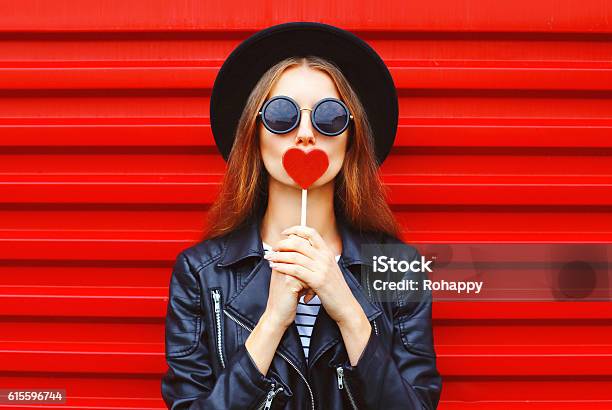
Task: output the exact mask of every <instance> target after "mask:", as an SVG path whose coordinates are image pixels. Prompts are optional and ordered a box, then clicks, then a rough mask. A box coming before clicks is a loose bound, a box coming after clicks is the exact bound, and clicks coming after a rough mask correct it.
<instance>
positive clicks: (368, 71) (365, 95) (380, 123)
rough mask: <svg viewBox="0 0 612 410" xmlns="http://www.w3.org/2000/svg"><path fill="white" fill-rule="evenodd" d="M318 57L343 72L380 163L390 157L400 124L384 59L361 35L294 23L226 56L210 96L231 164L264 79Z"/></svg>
mask: <svg viewBox="0 0 612 410" xmlns="http://www.w3.org/2000/svg"><path fill="white" fill-rule="evenodd" d="M307 55H314V56H318V57H322V58H325V59H327V60H329V61H331V62H333V63H334V64H336V65H337V66H338V68H340V70H341V71H342V73H343V74H344V76H345V77H346V78H347V80H348V81H349V83H350V84H351V86H352V87H353V89H354V90H355V92H356V93H357V95H358V97H359V99H360V101H361V104H362V105H363V107H364V108H365V111H366V113H367V116H368V121H369V122H370V126H371V128H372V133H373V137H374V141H373V142H374V144H373V145H374V148H375V153H376V158H377V160H378V163H379V164H381V163H382V162H383V161H384V159H385V158H386V157H387V155H388V154H389V151H390V150H391V147H392V146H393V141H394V140H395V134H396V131H397V121H398V115H399V112H398V101H397V92H396V90H395V84H394V83H393V79H392V78H391V73H389V70H388V68H387V66H386V65H385V63H384V62H383V61H382V59H381V58H380V56H379V55H378V54H377V53H376V51H374V49H373V48H372V47H370V46H369V45H368V44H367V43H366V42H365V41H363V40H361V39H360V38H359V37H357V36H356V35H354V34H352V33H350V32H348V31H346V30H343V29H341V28H338V27H334V26H331V25H328V24H323V23H315V22H291V23H284V24H279V25H275V26H271V27H268V28H266V29H264V30H261V31H258V32H257V33H255V34H253V35H252V36H250V37H249V38H247V39H246V40H244V41H243V42H242V43H241V44H240V45H238V47H236V49H234V51H232V53H231V54H230V55H229V56H228V57H227V59H226V60H225V62H224V63H223V65H222V66H221V69H220V70H219V72H218V74H217V78H216V79H215V83H214V85H213V89H212V94H211V97H210V125H211V129H212V133H213V136H214V138H215V142H216V144H217V148H219V151H220V152H221V155H223V158H224V159H225V160H227V158H228V156H229V153H230V151H231V149H232V144H233V143H234V137H235V132H236V127H237V125H238V121H239V119H240V116H241V114H242V110H243V109H244V106H245V105H246V101H247V99H248V97H249V95H250V93H251V91H252V90H253V88H254V87H255V85H256V84H257V82H258V81H259V79H260V78H261V77H262V75H263V74H264V73H265V72H266V71H267V70H268V69H269V68H270V67H272V66H273V65H275V64H276V63H278V62H279V61H281V60H284V59H285V58H288V57H293V56H307Z"/></svg>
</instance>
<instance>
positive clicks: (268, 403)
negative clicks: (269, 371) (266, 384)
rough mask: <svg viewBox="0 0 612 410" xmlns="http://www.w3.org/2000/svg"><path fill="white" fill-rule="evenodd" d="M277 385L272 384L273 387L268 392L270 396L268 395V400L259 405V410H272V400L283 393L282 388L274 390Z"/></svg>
mask: <svg viewBox="0 0 612 410" xmlns="http://www.w3.org/2000/svg"><path fill="white" fill-rule="evenodd" d="M274 387H275V384H274V383H272V387H271V388H270V391H269V392H268V394H267V395H266V400H264V402H263V403H261V404H260V405H259V407H257V410H261V409H263V410H270V408H271V407H272V400H274V396H276V395H277V394H278V392H281V391H283V388H282V387H279V388H278V389H276V390H275V389H274Z"/></svg>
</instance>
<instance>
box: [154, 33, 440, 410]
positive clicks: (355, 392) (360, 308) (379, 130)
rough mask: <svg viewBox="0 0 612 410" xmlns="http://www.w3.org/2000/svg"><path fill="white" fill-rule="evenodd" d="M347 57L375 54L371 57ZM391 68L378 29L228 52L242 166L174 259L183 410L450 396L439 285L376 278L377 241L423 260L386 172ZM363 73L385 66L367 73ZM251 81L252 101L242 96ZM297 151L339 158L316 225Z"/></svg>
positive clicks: (327, 175)
mask: <svg viewBox="0 0 612 410" xmlns="http://www.w3.org/2000/svg"><path fill="white" fill-rule="evenodd" d="M313 45H314V46H313ZM323 45H326V46H325V47H324V46H323ZM279 47H280V48H279ZM311 47H314V48H311ZM279 49H280V50H282V51H279ZM263 50H265V51H266V52H263ZM270 50H272V51H270ZM347 53H348V54H350V55H351V56H352V57H353V58H354V57H359V56H361V57H362V58H361V59H360V60H358V61H360V62H361V66H360V67H359V68H354V67H353V66H354V64H352V63H354V61H350V59H342V57H341V56H343V55H345V54H347ZM360 53H361V54H360ZM315 54H316V55H318V56H315ZM297 55H301V56H300V57H296V56H297ZM304 55H305V56H306V57H304ZM264 56H265V57H264ZM262 60H263V62H262ZM258 64H259V66H258ZM351 64H352V65H351ZM383 68H384V63H382V61H381V60H380V58H379V57H378V56H377V55H376V54H375V53H374V52H373V50H372V49H371V48H370V47H369V46H367V44H365V43H364V42H363V41H361V40H359V39H358V38H357V37H355V36H353V35H352V34H350V33H347V32H345V31H344V30H340V29H338V28H335V27H332V26H327V25H323V24H318V23H288V24H283V25H279V26H274V27H271V28H268V29H266V30H263V31H262V32H260V33H257V34H256V35H254V36H252V37H250V38H249V39H247V40H246V41H245V42H244V43H242V44H241V45H240V46H239V47H238V48H237V49H236V50H235V51H234V52H233V53H232V55H231V56H230V57H228V59H227V60H226V62H225V63H224V66H223V67H222V69H221V70H220V72H219V74H218V76H217V80H216V81H215V85H214V88H213V95H212V97H211V125H212V128H213V134H214V136H215V140H216V142H217V146H218V147H219V149H220V150H221V152H222V154H223V155H224V157H226V158H228V167H227V172H226V174H225V177H224V180H223V183H222V187H221V192H220V194H219V197H218V199H217V201H216V202H215V204H213V207H212V208H211V210H210V212H209V218H210V228H209V231H208V232H207V236H206V238H205V240H204V241H202V242H200V243H198V244H197V245H194V246H192V247H190V248H188V249H186V250H184V251H183V252H181V253H180V254H179V256H178V257H177V261H176V264H175V266H174V271H173V275H172V280H171V283H170V297H169V304H168V313H167V318H166V359H167V362H168V365H169V370H168V372H167V373H166V374H165V376H164V378H163V380H162V395H163V397H164V400H165V401H166V404H167V405H168V407H169V408H173V409H178V408H201V409H251V408H264V409H270V408H274V409H281V408H282V409H355V408H359V409H391V408H398V409H399V408H402V409H406V408H408V409H433V408H436V407H437V404H438V400H439V395H440V389H441V379H440V376H439V373H438V371H437V369H436V362H435V351H434V347H433V337H432V331H431V295H430V294H426V293H421V294H420V295H419V297H418V298H412V299H410V298H408V299H406V298H404V297H402V296H398V297H396V298H395V299H394V300H387V301H381V300H380V299H376V298H373V297H372V290H371V287H370V285H369V281H368V279H367V278H366V277H367V276H368V275H365V276H364V275H363V273H364V272H366V271H368V270H367V269H368V261H367V260H365V259H364V258H363V255H362V254H361V246H362V245H365V244H372V243H373V244H395V245H403V246H400V247H399V248H397V247H396V248H393V249H400V251H396V252H399V253H397V254H395V255H388V256H393V257H396V258H402V259H407V260H414V259H417V258H419V257H420V255H419V254H418V252H417V251H416V249H414V248H413V247H410V246H408V245H404V244H402V242H401V241H400V240H398V239H397V233H398V228H397V224H396V222H395V219H394V217H393V214H392V213H391V211H390V209H389V207H388V205H387V204H386V202H385V200H384V191H383V188H382V185H381V183H380V180H379V178H378V174H377V160H378V162H379V163H380V162H382V161H383V160H384V158H385V156H386V155H387V154H388V152H389V149H390V147H391V145H392V143H393V138H394V135H395V130H396V126H397V96H396V94H395V89H394V87H393V83H392V80H391V78H390V76H389V74H388V71H387V70H386V68H384V69H383ZM345 74H348V75H345ZM360 74H366V75H367V74H371V75H373V76H374V78H373V79H371V80H368V83H367V84H365V83H364V81H363V80H361V81H360V80H359V79H358V78H359V75H360ZM248 76H250V77H251V78H250V80H249V79H248V78H246V79H245V77H248ZM255 77H256V79H257V81H256V83H255V85H254V86H252V84H249V83H248V81H251V82H253V78H255ZM347 77H352V78H353V79H354V81H353V82H351V81H349V80H348V79H347ZM240 80H242V81H245V82H246V83H245V84H239V81H240ZM354 84H357V86H354ZM371 87H372V88H373V89H372V90H370V91H366V90H367V89H369V88H371ZM244 89H247V91H248V97H246V98H245V97H244V96H240V94H239V93H236V92H235V90H243V91H242V92H243V93H244ZM356 90H359V91H356ZM241 99H243V100H242V101H244V100H246V104H244V108H243V109H242V111H241V115H240V117H239V118H237V117H236V114H235V113H234V112H233V111H235V107H236V105H238V104H239V103H240V101H241ZM366 100H367V103H366V102H365V101H366ZM362 101H363V102H362ZM311 113H312V114H311ZM234 130H235V132H234ZM374 135H376V138H374V137H373V136H374ZM292 148H293V149H296V148H297V149H300V150H302V151H303V152H304V153H308V152H310V151H311V150H312V149H315V148H316V149H319V150H322V151H324V152H325V154H326V155H327V157H328V159H329V166H328V167H327V170H326V171H325V172H324V173H323V174H322V175H321V176H320V177H319V178H318V179H317V180H316V181H315V182H314V183H313V185H312V186H311V187H310V188H309V189H308V205H307V225H308V226H299V221H300V206H301V205H300V204H301V201H300V200H301V189H300V186H299V185H297V184H296V183H295V182H294V181H293V180H292V178H291V177H290V176H289V174H288V173H287V171H286V170H285V168H284V167H283V163H282V157H283V154H284V153H285V152H286V151H287V150H288V149H292ZM305 158H306V159H305V160H306V161H307V156H305ZM264 251H265V252H264ZM360 281H361V284H360V283H359V282H360ZM362 285H363V286H362Z"/></svg>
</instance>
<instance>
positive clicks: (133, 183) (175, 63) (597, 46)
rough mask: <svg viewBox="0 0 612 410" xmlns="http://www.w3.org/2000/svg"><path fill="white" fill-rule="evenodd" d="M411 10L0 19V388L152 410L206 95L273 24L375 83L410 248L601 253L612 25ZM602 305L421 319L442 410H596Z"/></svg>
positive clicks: (148, 4)
mask: <svg viewBox="0 0 612 410" xmlns="http://www.w3.org/2000/svg"><path fill="white" fill-rule="evenodd" d="M407 3H408V2H406V1H403V0H395V1H385V2H380V1H378V2H372V1H366V0H362V1H354V2H350V3H336V2H330V0H324V1H322V0H309V1H307V2H306V1H302V2H297V1H290V2H286V1H276V2H274V1H262V2H259V3H254V2H250V1H244V0H243V1H222V2H219V3H213V2H211V1H194V0H172V1H170V0H167V1H162V0H147V1H144V0H142V1H133V0H120V1H119V0H108V1H91V0H79V1H77V0H55V1H53V2H50V1H43V0H39V1H34V0H20V1H19V2H16V1H8V0H0V90H1V93H0V286H1V287H2V292H1V295H0V312H1V313H0V314H1V316H0V321H1V322H0V387H2V388H10V387H19V388H30V387H31V388H50V387H57V388H66V389H67V391H68V395H69V396H70V397H69V400H68V403H67V404H66V406H72V407H85V406H92V408H100V409H102V408H107V409H110V408H113V409H117V408H162V407H163V406H164V405H163V402H162V400H161V396H160V378H161V376H162V374H163V372H164V371H165V370H166V363H165V360H164V342H163V333H164V316H165V309H166V302H167V292H168V289H167V286H168V283H169V277H170V274H171V266H172V262H173V260H174V257H175V256H176V254H177V253H178V251H180V250H181V249H183V248H185V247H187V246H189V245H191V244H193V243H195V242H196V241H197V240H198V239H199V237H200V235H201V232H202V229H203V227H204V220H205V218H204V217H205V213H206V209H207V207H208V206H209V204H210V202H211V200H212V199H213V198H214V196H215V194H216V192H217V189H218V181H219V179H220V176H221V175H222V173H223V170H224V162H223V160H222V158H221V156H220V155H219V154H218V153H217V151H216V148H215V146H214V143H213V139H212V135H211V132H210V126H209V118H208V112H209V111H208V104H209V96H210V88H211V86H212V83H213V81H214V78H215V75H216V72H217V70H218V68H219V66H220V64H221V63H222V62H223V60H224V58H225V57H226V56H227V55H228V54H229V53H230V52H231V50H232V49H233V48H234V47H235V46H236V45H237V44H238V43H239V42H240V41H241V40H243V39H244V38H246V37H247V36H249V35H250V34H252V33H254V32H255V31H257V30H259V29H261V28H263V27H266V26H269V25H272V24H276V23H281V22H285V21H293V20H310V21H321V22H326V23H330V24H334V25H337V26H340V27H342V28H345V29H347V30H350V31H353V32H354V33H356V34H358V35H359V36H361V37H362V38H363V39H364V40H366V41H367V42H368V43H369V44H370V45H372V46H373V47H374V48H375V49H376V50H377V51H378V52H379V53H380V55H381V56H382V58H383V59H384V60H385V62H386V63H387V65H388V66H389V68H390V70H391V73H392V75H393V77H394V79H395V82H396V85H397V87H398V92H399V98H400V127H399V131H398V136H397V139H396V145H395V148H394V150H393V152H392V155H391V156H390V158H389V159H388V160H387V161H386V163H385V164H384V166H383V167H382V174H383V177H384V179H385V182H386V183H387V184H388V186H389V187H390V188H391V191H390V192H391V194H390V201H391V203H392V206H393V209H394V211H395V212H396V214H397V216H398V217H399V218H400V219H401V221H402V224H403V228H404V239H405V240H406V241H409V242H430V243H431V242H465V241H485V242H507V241H519V242H610V240H611V239H612V213H610V210H611V209H612V207H611V205H612V194H611V192H612V191H611V189H610V188H611V183H612V161H611V160H610V154H611V153H612V138H611V137H612V133H611V127H612V116H611V114H612V99H611V98H610V96H611V91H612V5H611V4H610V3H609V2H607V1H604V0H600V1H595V0H565V1H561V0H559V1H552V0H530V1H526V0H513V1H509V2H502V1H499V2H498V1H487V0H471V1H469V0H458V1H442V0H438V1H422V2H418V4H416V3H415V2H411V4H407ZM611 307H612V305H611V304H610V303H604V302H591V303H579V302H549V303H537V302H532V303H516V302H514V303H512V302H490V303H487V304H486V305H485V304H483V303H478V304H468V303H454V304H453V303H450V302H444V303H442V302H440V303H436V304H435V308H434V325H435V341H436V349H437V352H438V357H439V368H440V370H441V372H442V373H443V376H444V391H443V395H442V402H441V405H440V407H439V408H440V409H447V410H450V409H487V410H488V409H549V408H554V409H609V408H612V345H611V336H612V331H611V330H610V329H611V326H610V325H611V324H612V308H611ZM57 407H61V406H57Z"/></svg>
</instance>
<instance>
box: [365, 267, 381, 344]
mask: <svg viewBox="0 0 612 410" xmlns="http://www.w3.org/2000/svg"><path fill="white" fill-rule="evenodd" d="M366 288H367V289H368V297H369V298H370V301H372V293H371V291H370V272H369V271H368V270H367V269H366ZM372 324H373V325H374V334H375V335H376V336H378V326H376V319H372Z"/></svg>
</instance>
